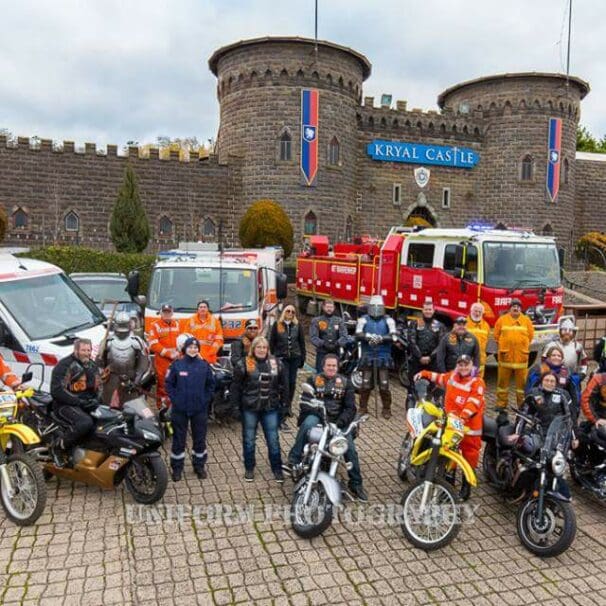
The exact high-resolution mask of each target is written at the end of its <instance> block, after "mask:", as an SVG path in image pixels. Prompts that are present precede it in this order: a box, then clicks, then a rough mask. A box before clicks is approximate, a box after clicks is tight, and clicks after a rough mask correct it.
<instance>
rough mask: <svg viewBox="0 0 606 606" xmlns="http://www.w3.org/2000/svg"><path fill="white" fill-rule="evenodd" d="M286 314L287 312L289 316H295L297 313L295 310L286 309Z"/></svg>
mask: <svg viewBox="0 0 606 606" xmlns="http://www.w3.org/2000/svg"><path fill="white" fill-rule="evenodd" d="M285 312H286V313H287V314H294V313H295V310H294V309H286V310H285Z"/></svg>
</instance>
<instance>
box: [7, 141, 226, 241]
mask: <svg viewBox="0 0 606 606" xmlns="http://www.w3.org/2000/svg"><path fill="white" fill-rule="evenodd" d="M138 154H139V150H138V148H136V147H131V148H130V149H129V150H128V157H123V156H118V155H117V149H116V146H112V145H110V146H108V149H107V152H106V154H104V155H100V154H99V153H98V152H97V150H96V147H95V145H93V144H86V147H85V151H84V152H83V153H78V152H75V151H74V144H73V143H71V142H66V143H65V144H64V146H63V151H53V148H52V144H51V142H50V141H45V140H43V141H42V143H41V145H40V148H39V149H35V148H31V147H30V142H29V140H28V139H27V138H23V137H20V138H19V140H18V144H17V147H10V146H8V147H7V144H6V140H5V139H4V138H0V204H2V205H3V206H4V208H5V209H6V211H7V213H8V214H9V218H12V216H13V213H14V212H15V211H17V210H18V209H23V210H24V211H25V212H26V213H27V217H28V225H27V227H25V228H15V227H12V229H11V230H10V233H9V235H8V237H7V238H6V240H5V244H7V245H17V246H41V245H48V244H52V243H80V244H82V245H85V246H92V247H96V248H109V247H111V242H110V240H109V220H110V214H111V210H112V208H113V205H114V203H115V201H116V198H117V194H118V190H119V188H120V186H121V184H122V182H123V179H124V170H125V167H126V164H127V162H130V164H131V166H132V167H133V169H134V172H135V175H136V177H137V181H138V185H139V193H140V196H141V200H142V202H143V205H144V207H145V209H146V212H147V216H148V219H149V221H150V226H151V229H152V234H153V236H152V240H151V242H150V245H149V249H150V250H158V249H159V248H166V247H168V246H172V245H173V244H174V243H176V242H178V240H184V239H198V237H199V235H200V225H201V223H202V222H203V221H204V219H206V218H211V219H212V221H213V222H214V223H215V225H217V226H218V224H219V220H220V219H221V218H224V220H225V227H226V231H228V230H229V229H230V225H229V222H230V220H233V209H231V211H230V202H231V200H230V196H229V192H230V168H229V167H228V166H227V165H220V164H219V163H218V161H217V158H216V157H211V158H209V159H208V160H204V161H199V160H191V161H189V162H181V161H179V160H178V157H177V156H176V155H175V154H173V156H172V158H171V159H170V160H160V159H159V158H158V152H157V150H152V152H151V156H152V157H150V158H145V159H144V158H139V155H138ZM231 172H237V165H236V166H235V167H234V170H233V171H231ZM231 181H233V179H231ZM217 201H220V203H219V204H218V203H217ZM70 211H73V212H75V213H76V214H77V215H78V218H79V222H80V228H79V230H78V231H67V230H66V229H65V221H64V219H65V216H66V215H67V214H68V213H69V212H70ZM162 217H168V218H169V219H170V221H171V222H172V224H173V231H172V233H168V234H161V233H160V220H161V218H162Z"/></svg>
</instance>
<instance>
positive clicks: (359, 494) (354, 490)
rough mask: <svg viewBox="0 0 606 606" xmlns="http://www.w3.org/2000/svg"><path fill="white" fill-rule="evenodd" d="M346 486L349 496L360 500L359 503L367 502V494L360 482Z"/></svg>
mask: <svg viewBox="0 0 606 606" xmlns="http://www.w3.org/2000/svg"><path fill="white" fill-rule="evenodd" d="M348 488H349V492H350V493H351V496H352V497H354V499H356V500H357V501H360V502H361V503H368V495H367V494H366V491H365V490H364V487H363V486H362V484H350V485H349V486H348Z"/></svg>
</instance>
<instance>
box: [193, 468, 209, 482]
mask: <svg viewBox="0 0 606 606" xmlns="http://www.w3.org/2000/svg"><path fill="white" fill-rule="evenodd" d="M194 473H195V474H196V475H197V476H198V477H199V478H200V479H201V480H206V478H207V477H208V474H207V473H206V469H204V467H199V466H198V467H194Z"/></svg>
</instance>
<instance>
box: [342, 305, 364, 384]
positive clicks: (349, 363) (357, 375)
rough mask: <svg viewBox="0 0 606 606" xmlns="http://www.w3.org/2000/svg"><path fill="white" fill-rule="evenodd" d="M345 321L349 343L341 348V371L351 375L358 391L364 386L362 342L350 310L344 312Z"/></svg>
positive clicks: (343, 373)
mask: <svg viewBox="0 0 606 606" xmlns="http://www.w3.org/2000/svg"><path fill="white" fill-rule="evenodd" d="M343 321H344V322H345V327H346V328H347V335H348V336H347V343H346V344H345V345H344V346H343V347H340V348H339V372H340V373H341V374H342V375H345V376H346V377H349V379H350V381H351V384H352V385H353V386H354V389H355V390H356V391H358V390H359V389H360V388H361V387H362V371H361V370H360V368H359V365H360V360H361V359H362V343H361V342H359V341H356V340H355V338H354V336H353V335H354V334H355V332H356V325H357V322H356V321H355V320H354V319H352V317H351V315H350V314H349V313H348V312H343Z"/></svg>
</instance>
